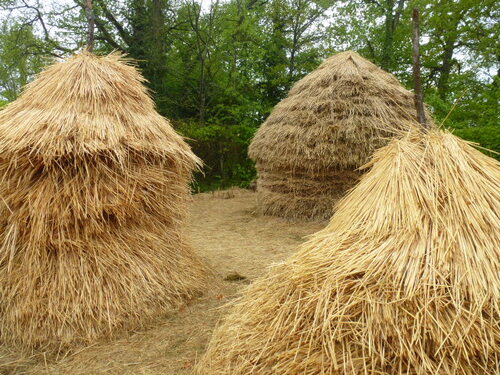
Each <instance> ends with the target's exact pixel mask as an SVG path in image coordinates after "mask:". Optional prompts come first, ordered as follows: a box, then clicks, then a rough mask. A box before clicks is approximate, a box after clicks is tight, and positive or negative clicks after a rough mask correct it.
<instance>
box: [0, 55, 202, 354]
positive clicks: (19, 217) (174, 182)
mask: <svg viewBox="0 0 500 375" xmlns="http://www.w3.org/2000/svg"><path fill="white" fill-rule="evenodd" d="M143 81H144V79H143V78H142V77H141V75H140V74H139V72H138V71H137V70H136V69H135V68H134V67H133V66H131V65H130V64H128V63H127V61H125V60H124V59H122V58H121V57H120V55H118V54H112V55H109V56H105V57H97V56H95V55H92V54H90V53H87V52H84V53H81V54H78V55H76V56H74V57H72V58H70V59H68V60H67V61H65V62H61V63H57V64H55V65H52V66H50V67H49V68H48V69H47V70H45V71H44V72H42V73H41V74H40V75H39V77H38V78H37V79H36V80H35V81H34V82H32V83H31V84H29V85H28V86H27V87H26V89H25V91H24V93H23V94H22V95H21V97H20V98H19V99H18V100H16V101H15V102H13V103H12V104H10V105H9V106H8V107H7V108H6V109H5V110H3V111H2V112H0V175H1V181H0V197H1V198H2V201H1V206H0V207H1V208H0V210H1V212H0V341H1V342H3V343H4V344H5V345H9V346H19V347H20V348H24V349H26V348H37V347H47V348H55V349H58V348H63V347H68V348H70V347H72V346H75V345H80V344H85V343H88V342H90V341H91V340H94V339H96V338H97V337H100V336H103V337H104V336H109V335H111V334H112V333H113V332H115V331H116V330H117V329H120V328H124V329H128V328H130V329H131V328H134V327H138V326H140V325H141V324H143V323H145V322H147V321H148V319H150V318H153V317H155V316H157V315H159V314H163V313H164V312H165V311H166V310H168V309H170V308H175V307H176V306H178V305H179V304H180V303H182V301H183V300H185V299H189V298H191V297H193V296H195V295H197V294H198V293H199V292H200V291H201V289H202V286H203V283H204V281H205V280H204V277H205V267H204V265H203V264H202V263H201V262H200V260H199V259H198V258H197V256H196V255H195V254H194V252H193V250H192V249H191V248H190V245H189V244H188V243H187V241H186V238H185V237H184V233H183V232H184V230H183V226H184V221H185V216H186V211H187V208H188V207H187V203H188V201H189V199H190V191H189V187H188V183H189V181H190V179H191V171H192V170H193V169H194V168H196V167H197V163H198V159H197V158H196V156H195V155H194V154H193V153H192V152H191V150H190V149H189V147H188V146H187V144H186V143H185V142H184V141H183V139H182V138H181V137H180V136H179V135H178V134H176V133H175V131H174V130H173V128H172V127H171V125H170V123H169V122H168V121H167V120H165V119H164V118H163V117H161V116H160V115H159V114H158V113H157V112H156V111H155V109H154V105H153V101H152V100H151V98H150V97H149V95H148V93H147V90H146V88H145V87H144V86H143V85H142V82H143Z"/></svg>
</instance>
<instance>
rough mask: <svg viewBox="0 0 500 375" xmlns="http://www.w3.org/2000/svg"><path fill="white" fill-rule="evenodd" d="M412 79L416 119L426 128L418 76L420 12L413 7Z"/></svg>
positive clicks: (420, 84) (422, 95)
mask: <svg viewBox="0 0 500 375" xmlns="http://www.w3.org/2000/svg"><path fill="white" fill-rule="evenodd" d="M412 21H413V22H412V26H413V40H412V41H413V81H414V83H415V107H416V109H417V120H418V122H419V123H420V124H422V126H423V127H424V129H427V121H426V118H425V111H424V92H423V90H422V77H421V76H420V25H419V24H420V12H419V10H418V9H417V8H413V18H412Z"/></svg>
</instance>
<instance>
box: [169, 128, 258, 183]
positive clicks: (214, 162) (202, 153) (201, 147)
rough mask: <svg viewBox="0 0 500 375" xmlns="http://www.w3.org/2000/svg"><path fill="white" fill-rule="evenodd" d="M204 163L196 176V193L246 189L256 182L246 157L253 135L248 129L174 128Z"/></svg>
mask: <svg viewBox="0 0 500 375" xmlns="http://www.w3.org/2000/svg"><path fill="white" fill-rule="evenodd" d="M176 130H178V131H179V132H180V133H181V134H182V135H183V136H184V137H186V138H187V141H188V143H189V144H190V145H191V147H192V149H193V151H194V152H195V153H196V155H198V157H200V158H201V159H202V160H203V162H204V166H203V173H199V174H198V175H197V176H196V183H195V185H194V189H195V191H207V190H213V189H220V188H227V187H230V186H240V187H247V186H248V184H249V183H250V182H251V181H252V180H253V179H254V178H255V168H254V165H253V163H252V161H251V160H250V159H248V157H247V152H248V146H249V144H250V141H251V139H252V137H253V135H254V133H255V131H256V128H255V127H252V126H247V125H231V126H222V125H206V126H199V125H198V124H196V123H195V122H183V123H179V124H177V126H176Z"/></svg>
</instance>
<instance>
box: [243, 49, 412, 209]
mask: <svg viewBox="0 0 500 375" xmlns="http://www.w3.org/2000/svg"><path fill="white" fill-rule="evenodd" d="M415 120H416V116H415V110H414V104H413V94H412V93H411V92H409V91H408V90H406V89H405V88H404V87H403V86H402V85H401V84H400V83H399V82H398V80H397V79H396V78H395V77H394V76H393V75H391V74H389V73H387V72H385V71H383V70H382V69H380V68H378V67H377V66H376V65H374V64H372V63H371V62H369V61H368V60H365V59H364V58H362V57H361V56H360V55H358V54H357V53H355V52H352V51H347V52H343V53H339V54H336V55H334V56H332V57H330V58H329V59H327V60H326V61H324V62H323V63H322V64H321V65H320V66H319V68H318V69H316V70H315V71H313V72H312V73H310V74H308V75H307V76H306V77H304V78H303V79H302V80H300V81H299V82H297V83H296V84H295V86H294V87H293V88H292V89H291V91H290V93H289V95H288V97H287V98H286V99H284V100H283V101H281V102H280V103H279V104H278V105H277V106H276V107H275V108H274V110H273V112H272V113H271V115H270V116H269V118H268V119H267V120H266V122H264V124H263V125H262V126H261V127H260V129H259V130H258V131H257V133H256V135H255V137H254V139H253V141H252V143H251V145H250V150H249V155H250V157H251V158H252V159H253V160H255V161H256V167H257V172H258V181H257V191H258V197H259V210H260V211H261V212H262V213H264V214H270V215H277V216H282V217H289V218H330V217H331V215H332V212H333V207H334V205H335V203H336V202H337V200H338V199H339V198H340V197H342V196H343V195H345V193H346V191H347V190H348V189H350V188H351V187H353V186H354V185H355V183H356V182H357V181H358V180H359V177H360V172H359V171H358V170H357V168H359V167H360V166H362V165H363V164H365V163H366V162H367V161H368V159H369V157H370V156H371V155H372V154H373V152H374V151H375V150H376V149H378V148H380V147H382V146H383V145H385V144H387V142H388V141H389V139H390V138H391V137H393V135H394V132H395V131H397V130H401V129H404V130H408V129H410V127H411V125H410V124H411V123H413V122H414V121H415Z"/></svg>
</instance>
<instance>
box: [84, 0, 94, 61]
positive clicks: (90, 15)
mask: <svg viewBox="0 0 500 375" xmlns="http://www.w3.org/2000/svg"><path fill="white" fill-rule="evenodd" d="M85 13H86V15H87V51H89V52H92V51H93V50H94V27H95V19H94V11H93V9H92V0H87V2H86V4H85Z"/></svg>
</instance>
